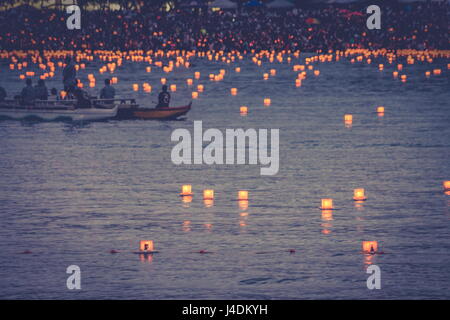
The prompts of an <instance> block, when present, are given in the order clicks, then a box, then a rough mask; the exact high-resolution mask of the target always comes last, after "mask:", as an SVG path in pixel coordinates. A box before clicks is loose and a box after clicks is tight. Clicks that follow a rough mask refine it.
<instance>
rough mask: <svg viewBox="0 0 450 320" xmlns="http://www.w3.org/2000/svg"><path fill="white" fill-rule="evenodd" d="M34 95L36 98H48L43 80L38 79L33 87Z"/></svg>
mask: <svg viewBox="0 0 450 320" xmlns="http://www.w3.org/2000/svg"><path fill="white" fill-rule="evenodd" d="M34 95H35V97H36V99H39V100H48V89H47V87H46V86H45V81H44V80H42V79H39V81H38V84H37V86H35V87H34Z"/></svg>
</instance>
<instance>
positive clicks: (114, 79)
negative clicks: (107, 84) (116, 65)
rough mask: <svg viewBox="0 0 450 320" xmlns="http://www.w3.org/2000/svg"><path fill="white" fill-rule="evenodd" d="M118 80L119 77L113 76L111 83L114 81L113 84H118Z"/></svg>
mask: <svg viewBox="0 0 450 320" xmlns="http://www.w3.org/2000/svg"><path fill="white" fill-rule="evenodd" d="M118 81H119V80H118V78H117V77H112V78H111V83H112V84H116V83H117V82H118Z"/></svg>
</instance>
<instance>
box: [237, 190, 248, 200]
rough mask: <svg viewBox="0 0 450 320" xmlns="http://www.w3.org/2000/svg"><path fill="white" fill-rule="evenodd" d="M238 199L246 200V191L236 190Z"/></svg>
mask: <svg viewBox="0 0 450 320" xmlns="http://www.w3.org/2000/svg"><path fill="white" fill-rule="evenodd" d="M238 200H248V191H246V190H241V191H239V192H238Z"/></svg>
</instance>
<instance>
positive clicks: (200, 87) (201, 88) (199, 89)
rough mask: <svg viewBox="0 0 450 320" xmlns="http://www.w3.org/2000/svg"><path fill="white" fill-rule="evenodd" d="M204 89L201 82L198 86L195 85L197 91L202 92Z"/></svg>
mask: <svg viewBox="0 0 450 320" xmlns="http://www.w3.org/2000/svg"><path fill="white" fill-rule="evenodd" d="M204 90H205V87H204V86H203V85H202V84H199V85H198V86H197V91H198V92H203V91H204Z"/></svg>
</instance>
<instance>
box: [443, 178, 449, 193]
mask: <svg viewBox="0 0 450 320" xmlns="http://www.w3.org/2000/svg"><path fill="white" fill-rule="evenodd" d="M442 185H443V186H444V190H445V191H450V180H447V181H444V182H443V183H442Z"/></svg>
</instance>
